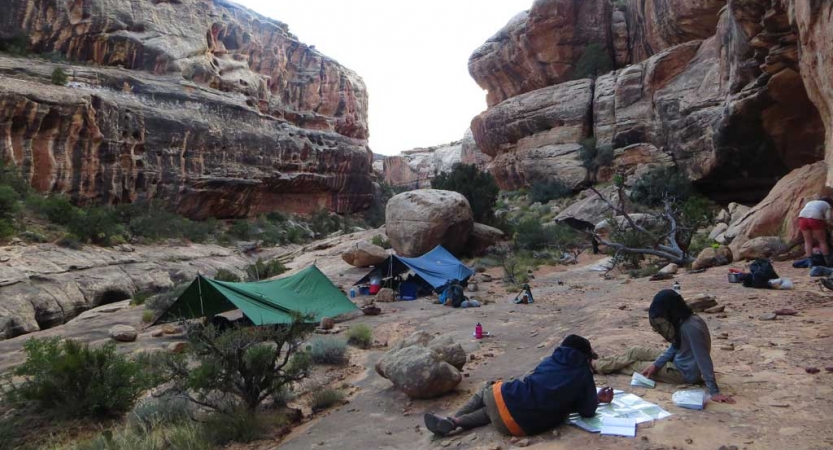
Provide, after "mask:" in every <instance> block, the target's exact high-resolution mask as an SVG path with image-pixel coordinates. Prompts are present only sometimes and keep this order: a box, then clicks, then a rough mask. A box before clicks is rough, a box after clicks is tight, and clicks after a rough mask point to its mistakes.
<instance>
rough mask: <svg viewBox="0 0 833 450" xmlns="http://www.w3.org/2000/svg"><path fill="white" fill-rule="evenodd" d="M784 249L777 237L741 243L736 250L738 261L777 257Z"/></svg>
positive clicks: (782, 243)
mask: <svg viewBox="0 0 833 450" xmlns="http://www.w3.org/2000/svg"><path fill="white" fill-rule="evenodd" d="M785 248H786V245H784V242H783V241H782V240H781V238H780V237H778V236H761V237H756V238H754V239H750V240H748V241H746V242H744V243H743V245H741V246H740V249H739V250H738V259H747V260H749V259H757V258H769V257H771V256H774V255H779V254H781V253H782V252H783V250H784V249H785Z"/></svg>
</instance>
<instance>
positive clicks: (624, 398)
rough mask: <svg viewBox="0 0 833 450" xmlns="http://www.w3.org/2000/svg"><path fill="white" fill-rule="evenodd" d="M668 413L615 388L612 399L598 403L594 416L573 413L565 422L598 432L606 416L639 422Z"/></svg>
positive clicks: (662, 417)
mask: <svg viewBox="0 0 833 450" xmlns="http://www.w3.org/2000/svg"><path fill="white" fill-rule="evenodd" d="M670 415H671V414H669V413H668V411H665V410H664V409H662V408H660V407H659V406H657V405H655V404H653V403H650V402H646V401H645V400H643V399H642V398H640V397H639V396H637V395H634V394H628V393H624V392H622V391H618V390H617V391H614V392H613V401H612V402H610V403H609V404H605V403H603V404H601V405H599V407H598V408H597V409H596V415H595V416H594V417H590V418H584V417H581V416H579V415H578V414H576V413H573V414H571V415H570V417H569V418H568V419H567V422H568V423H570V424H573V425H575V426H577V427H579V428H581V429H583V430H586V431H589V432H591V433H599V432H601V430H602V420H604V419H606V418H626V419H632V420H634V421H635V423H637V424H639V423H643V422H650V421H653V420H657V419H664V418H666V417H668V416H670Z"/></svg>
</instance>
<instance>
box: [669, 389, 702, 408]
mask: <svg viewBox="0 0 833 450" xmlns="http://www.w3.org/2000/svg"><path fill="white" fill-rule="evenodd" d="M671 400H672V401H673V402H674V404H675V405H677V406H679V407H681V408H688V409H697V410H701V409H703V406H704V404H705V403H706V391H704V390H702V389H689V390H687V391H677V392H675V393H674V394H673V395H672V396H671Z"/></svg>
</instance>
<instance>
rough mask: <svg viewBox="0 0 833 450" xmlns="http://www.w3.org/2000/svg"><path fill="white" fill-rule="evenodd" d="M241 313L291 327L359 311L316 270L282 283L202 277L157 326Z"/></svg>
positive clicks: (254, 319) (258, 322)
mask: <svg viewBox="0 0 833 450" xmlns="http://www.w3.org/2000/svg"><path fill="white" fill-rule="evenodd" d="M235 309H239V310H240V311H241V312H242V313H243V314H244V315H245V316H246V317H248V318H249V320H251V321H252V323H253V324H254V325H273V324H290V323H293V321H295V320H296V318H298V317H299V316H301V317H300V318H301V319H302V320H303V322H305V323H318V322H320V321H321V318H323V317H335V316H338V315H341V314H345V313H349V312H352V311H357V310H358V307H356V305H354V304H353V302H351V301H350V299H348V298H347V296H345V295H344V293H343V292H341V290H339V289H338V288H337V287H336V286H335V285H333V283H332V282H331V281H330V280H329V279H328V278H327V277H326V275H324V274H323V273H322V272H321V271H320V270H319V269H318V267H316V266H314V265H313V266H310V267H308V268H306V269H304V270H302V271H300V272H298V273H296V274H295V275H291V276H288V277H285V278H281V279H278V280H266V281H257V282H252V283H232V282H227V281H218V280H212V279H209V278H205V277H203V276H202V275H199V276H197V278H196V279H195V280H194V281H193V282H192V283H191V285H190V286H188V288H187V289H185V292H183V293H182V295H180V296H179V298H178V299H177V300H176V301H175V302H174V304H173V305H171V306H170V307H169V308H168V310H167V311H165V313H164V314H162V315H161V316H160V317H159V318H158V319H157V320H156V322H154V324H157V323H166V322H174V321H177V320H183V319H194V318H197V317H206V316H208V317H211V316H216V315H218V314H222V313H224V312H227V311H232V310H235Z"/></svg>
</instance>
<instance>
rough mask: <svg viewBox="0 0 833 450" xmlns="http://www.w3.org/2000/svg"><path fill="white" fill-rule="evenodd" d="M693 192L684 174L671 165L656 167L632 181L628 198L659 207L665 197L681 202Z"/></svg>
mask: <svg viewBox="0 0 833 450" xmlns="http://www.w3.org/2000/svg"><path fill="white" fill-rule="evenodd" d="M694 193H695V191H694V187H693V186H692V185H691V181H689V179H688V178H686V176H685V175H683V174H681V173H680V172H678V171H677V170H676V169H674V168H671V167H657V168H655V169H653V170H650V171H649V172H647V173H646V174H644V175H643V176H641V177H639V178H637V179H636V180H635V181H634V183H633V187H632V189H631V194H630V198H631V200H633V201H634V202H635V203H639V204H641V205H645V206H648V207H659V206H662V204H663V202H664V201H665V199H666V197H667V198H669V199H671V200H673V201H675V202H681V203H682V202H685V201H686V200H688V199H689V197H691V196H692V195H694Z"/></svg>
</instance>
